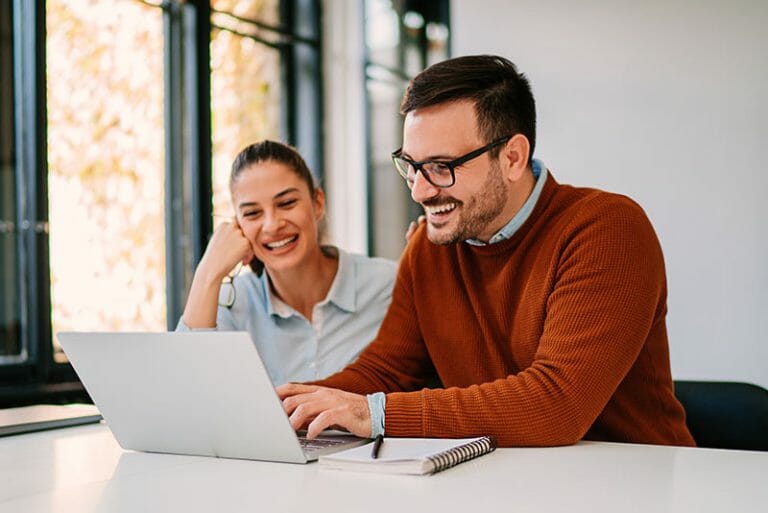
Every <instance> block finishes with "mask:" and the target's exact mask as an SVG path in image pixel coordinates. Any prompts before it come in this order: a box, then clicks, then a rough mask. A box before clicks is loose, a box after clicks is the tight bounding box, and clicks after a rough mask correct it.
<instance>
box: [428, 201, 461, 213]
mask: <svg viewBox="0 0 768 513" xmlns="http://www.w3.org/2000/svg"><path fill="white" fill-rule="evenodd" d="M454 208H456V203H454V202H451V203H446V204H444V205H437V206H435V207H426V208H425V210H426V211H427V214H443V213H445V212H449V211H451V210H453V209H454Z"/></svg>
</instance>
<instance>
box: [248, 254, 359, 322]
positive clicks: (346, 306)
mask: <svg viewBox="0 0 768 513" xmlns="http://www.w3.org/2000/svg"><path fill="white" fill-rule="evenodd" d="M326 249H328V250H330V251H332V252H333V253H337V254H338V257H339V267H338V269H336V276H334V278H333V282H332V283H331V288H330V289H329V290H328V295H327V296H326V297H325V299H323V300H322V301H321V302H320V303H318V304H319V305H324V304H326V303H329V302H330V303H333V304H335V305H336V306H338V307H339V308H341V309H342V310H346V311H347V312H355V310H356V308H357V300H356V294H355V290H356V287H355V279H356V276H355V267H354V266H353V265H352V262H351V261H350V256H349V254H347V252H346V251H343V250H341V249H338V248H336V247H334V246H327V247H326ZM261 281H262V286H263V287H264V291H265V298H266V304H267V314H269V315H276V316H278V317H282V318H284V319H287V318H289V317H292V316H294V315H298V314H297V312H296V310H294V309H293V308H292V307H291V306H290V305H288V304H287V303H286V302H285V301H283V300H282V299H280V298H279V297H277V295H275V292H274V291H273V290H272V286H271V285H270V284H269V275H268V274H267V270H266V269H264V272H262V273H261Z"/></svg>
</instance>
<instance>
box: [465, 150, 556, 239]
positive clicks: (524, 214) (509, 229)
mask: <svg viewBox="0 0 768 513" xmlns="http://www.w3.org/2000/svg"><path fill="white" fill-rule="evenodd" d="M531 171H532V172H533V176H534V178H535V179H536V184H535V185H534V186H533V190H532V191H531V195H530V196H528V199H527V200H525V203H524V204H523V206H522V208H521V209H520V210H518V211H517V213H516V214H515V215H514V216H512V219H510V220H509V222H508V223H507V224H505V225H504V226H503V227H502V228H501V230H499V231H498V232H496V233H495V234H494V235H493V237H491V238H490V239H489V240H488V242H483V241H481V240H480V239H467V240H465V241H464V242H466V243H467V244H470V245H472V246H488V245H490V244H496V243H498V242H501V241H504V240H507V239H510V238H511V237H512V236H513V235H514V234H515V232H517V230H519V229H520V227H521V226H523V224H524V223H525V222H526V221H527V220H528V218H529V217H530V216H531V212H533V209H534V207H535V206H536V203H537V202H538V201H539V197H540V196H541V191H542V190H543V189H544V184H545V183H546V181H547V175H548V174H549V172H548V170H547V167H546V166H545V165H544V162H542V161H540V160H539V159H533V161H532V162H531Z"/></svg>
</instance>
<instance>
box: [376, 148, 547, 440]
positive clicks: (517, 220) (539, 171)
mask: <svg viewBox="0 0 768 513" xmlns="http://www.w3.org/2000/svg"><path fill="white" fill-rule="evenodd" d="M531 171H532V172H533V177H534V178H535V179H536V184H535V185H534V186H533V190H532V191H531V195H530V196H528V199H527V200H525V203H523V206H522V208H521V209H520V210H518V212H517V213H516V214H515V215H514V216H513V217H512V219H510V221H509V222H508V223H507V224H505V225H504V226H503V227H502V228H501V230H499V231H498V232H496V233H495V234H494V235H493V237H491V239H490V240H489V241H488V242H483V241H481V240H479V239H467V240H465V241H464V242H466V243H467V244H471V245H473V246H487V245H489V244H496V243H498V242H501V241H504V240H507V239H509V238H510V237H512V236H513V235H514V234H515V232H516V231H517V230H519V229H520V227H521V226H523V224H524V223H525V222H526V221H527V220H528V218H529V217H530V216H531V212H533V208H534V207H535V206H536V203H538V201H539V196H541V190H542V189H544V183H545V182H546V181H547V174H548V171H547V167H546V166H545V165H544V163H543V162H542V161H540V160H538V159H533V160H532V161H531ZM386 406H387V396H386V395H385V394H384V393H383V392H377V393H375V394H370V395H368V409H369V410H370V412H371V438H374V437H376V436H378V435H383V434H384V424H385V422H384V421H385V419H384V412H385V411H386Z"/></svg>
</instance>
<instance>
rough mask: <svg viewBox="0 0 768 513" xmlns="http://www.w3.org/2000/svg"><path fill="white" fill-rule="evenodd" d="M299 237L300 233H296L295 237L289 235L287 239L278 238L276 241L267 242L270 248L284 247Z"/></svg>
mask: <svg viewBox="0 0 768 513" xmlns="http://www.w3.org/2000/svg"><path fill="white" fill-rule="evenodd" d="M297 238H298V235H294V236H293V237H288V238H287V239H283V240H278V241H275V242H268V243H267V244H265V245H266V246H267V247H268V248H269V249H277V248H282V247H283V246H287V245H288V244H290V243H291V242H293V241H295V240H296V239H297Z"/></svg>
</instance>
